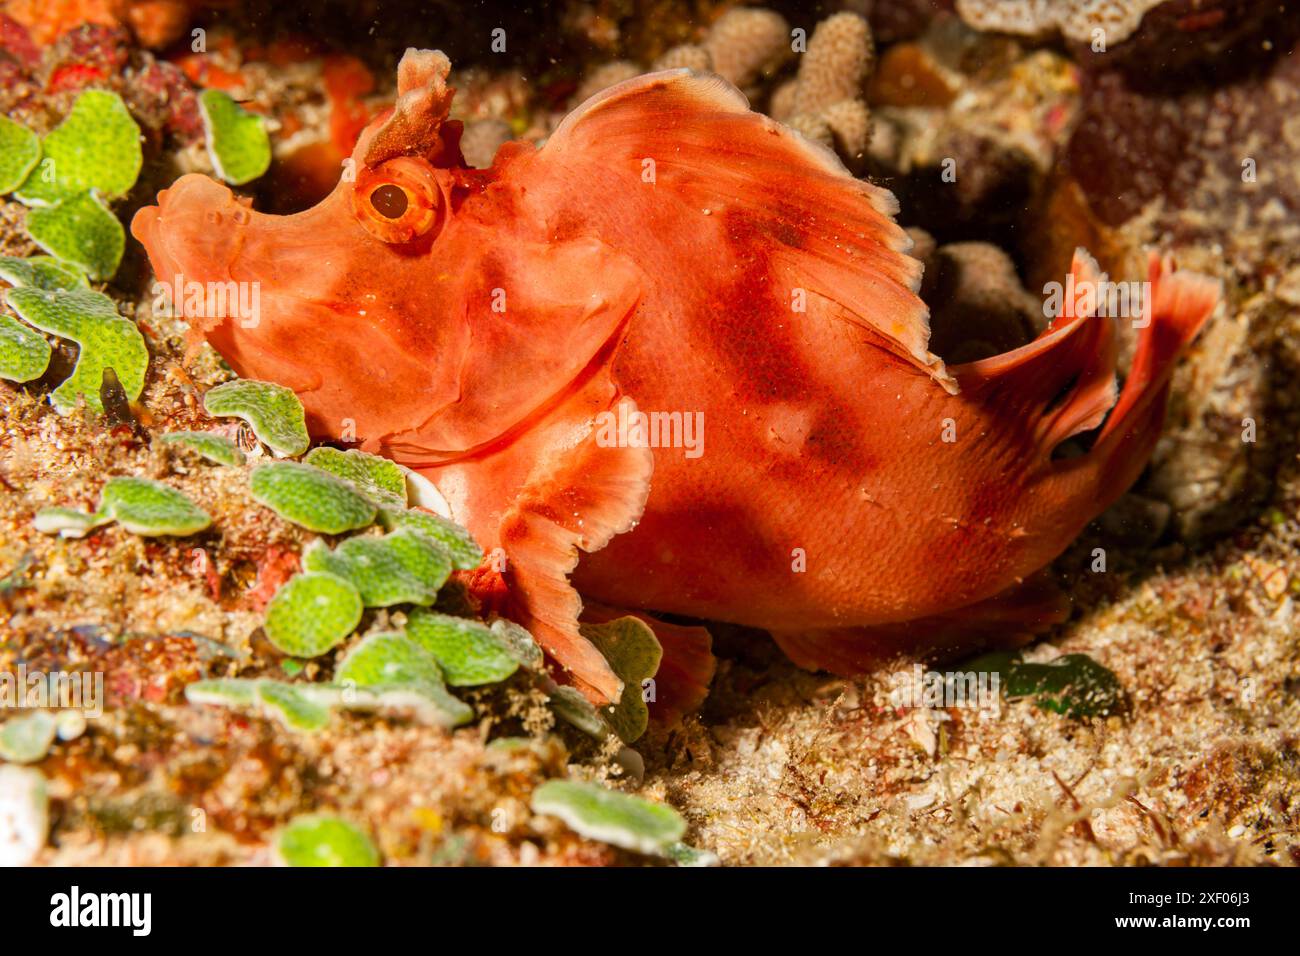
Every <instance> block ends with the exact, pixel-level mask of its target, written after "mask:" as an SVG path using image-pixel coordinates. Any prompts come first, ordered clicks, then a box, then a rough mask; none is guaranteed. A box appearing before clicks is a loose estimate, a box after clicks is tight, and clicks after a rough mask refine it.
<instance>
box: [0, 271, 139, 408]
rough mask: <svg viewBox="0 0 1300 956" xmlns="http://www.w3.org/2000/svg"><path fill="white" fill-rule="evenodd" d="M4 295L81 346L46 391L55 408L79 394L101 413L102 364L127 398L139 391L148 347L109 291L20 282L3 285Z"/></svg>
mask: <svg viewBox="0 0 1300 956" xmlns="http://www.w3.org/2000/svg"><path fill="white" fill-rule="evenodd" d="M5 299H6V301H7V302H8V303H9V305H10V307H11V308H12V309H13V310H14V311H15V312H17V313H18V315H19V317H21V318H22V319H23V320H24V321H25V322H27V323H28V324H29V325H34V326H35V327H36V328H38V329H40V330H41V331H42V332H49V333H50V334H52V335H57V336H60V337H61V338H65V339H71V340H72V341H74V342H76V343H77V345H78V346H79V347H80V350H79V353H78V355H77V365H76V367H75V368H74V369H73V370H72V374H71V375H69V376H68V378H67V379H66V380H65V381H64V382H63V384H61V385H60V386H59V387H58V388H56V389H55V390H54V392H53V393H52V394H51V395H50V401H51V403H53V405H54V407H55V408H56V409H58V410H59V412H60V413H63V414H66V413H67V412H69V411H71V410H72V409H73V408H74V407H75V406H76V403H77V396H79V395H80V396H82V397H84V398H85V400H86V405H87V406H88V407H90V408H92V409H94V410H95V411H96V412H98V413H100V414H103V412H104V406H103V403H102V401H101V400H100V397H99V389H100V386H101V385H102V384H103V381H104V370H105V369H107V368H111V369H112V370H113V371H114V372H115V373H116V374H117V380H118V382H119V383H120V384H121V386H122V390H123V391H124V392H125V393H126V397H127V398H128V399H130V400H132V401H134V400H135V399H137V398H139V397H140V393H141V392H142V391H143V390H144V376H145V371H146V370H147V369H148V367H149V349H148V348H147V347H146V346H145V343H144V336H143V335H141V334H140V330H139V329H138V328H136V326H135V323H134V322H132V321H130V320H129V319H125V318H123V317H122V316H120V315H118V312H117V306H116V305H114V304H113V300H112V299H110V298H109V297H108V296H106V295H104V294H103V293H100V292H95V291H93V290H91V289H82V288H74V289H62V290H47V289H39V288H35V287H24V288H18V289H10V290H8V291H7V292H6V293H5Z"/></svg>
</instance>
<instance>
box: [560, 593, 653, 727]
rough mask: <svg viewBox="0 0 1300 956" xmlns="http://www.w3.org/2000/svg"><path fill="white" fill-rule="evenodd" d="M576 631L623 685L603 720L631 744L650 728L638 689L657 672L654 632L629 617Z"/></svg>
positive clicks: (582, 626) (640, 692)
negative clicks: (615, 702)
mask: <svg viewBox="0 0 1300 956" xmlns="http://www.w3.org/2000/svg"><path fill="white" fill-rule="evenodd" d="M578 630H579V631H580V632H581V634H582V636H583V637H585V638H586V639H587V640H589V641H591V643H592V644H594V645H595V646H596V649H597V650H598V651H600V653H601V654H603V655H604V657H605V660H607V661H609V666H610V668H611V669H612V670H613V671H614V673H615V674H617V675H618V676H619V679H621V680H622V681H623V696H622V697H621V698H619V701H618V705H617V706H615V707H614V709H613V710H612V711H606V714H605V719H606V720H608V721H609V724H610V726H611V727H613V728H614V732H615V733H616V734H618V735H619V737H620V738H622V739H623V740H624V741H626V742H627V743H631V742H632V741H634V740H636V739H637V738H638V737H640V736H641V735H642V734H643V733H645V730H646V727H648V726H649V724H650V708H649V707H647V706H646V701H645V697H644V695H643V693H642V688H641V685H642V682H643V681H646V680H648V679H650V678H652V677H654V676H655V674H656V673H657V672H658V670H659V662H660V661H661V660H662V659H663V654H664V652H663V648H662V647H660V646H659V640H658V638H656V637H655V635H654V631H652V630H650V628H649V627H648V626H647V625H646V624H645V622H644V621H641V620H640V619H638V618H635V617H632V616H630V615H629V616H628V617H620V618H617V619H616V620H613V621H609V622H607V623H605V624H581V625H579V627H578Z"/></svg>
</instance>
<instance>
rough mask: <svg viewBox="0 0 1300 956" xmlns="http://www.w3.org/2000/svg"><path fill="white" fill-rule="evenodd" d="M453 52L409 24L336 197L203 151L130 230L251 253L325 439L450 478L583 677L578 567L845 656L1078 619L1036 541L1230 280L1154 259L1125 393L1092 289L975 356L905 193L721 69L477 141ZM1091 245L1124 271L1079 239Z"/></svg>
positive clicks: (701, 666) (1083, 493)
mask: <svg viewBox="0 0 1300 956" xmlns="http://www.w3.org/2000/svg"><path fill="white" fill-rule="evenodd" d="M448 68H449V65H448V64H447V63H446V60H445V57H442V56H441V54H431V53H427V52H421V53H417V52H415V51H411V52H408V55H407V57H406V58H405V59H404V60H403V64H402V67H401V68H400V69H399V98H398V102H397V105H396V107H395V109H394V111H392V113H391V115H388V116H385V117H381V118H380V119H379V120H377V121H376V123H375V124H373V125H372V126H371V128H369V129H368V130H367V131H366V132H365V133H364V134H363V136H362V138H361V140H360V142H359V143H358V145H357V149H356V151H355V153H354V156H353V160H352V161H353V164H354V167H355V170H354V171H355V173H356V174H355V176H351V177H347V176H345V177H344V180H343V181H341V182H340V183H339V185H338V187H337V188H336V189H335V191H334V192H333V193H332V194H331V195H330V196H329V197H327V198H326V199H325V200H323V201H322V202H321V204H320V205H318V206H316V207H314V208H313V209H310V210H307V211H305V212H303V213H300V214H297V215H294V216H287V217H273V216H264V215H261V214H258V213H255V212H252V211H251V210H249V209H248V208H247V207H246V206H244V205H243V204H242V203H240V202H239V201H238V200H236V199H235V198H234V197H233V196H232V195H231V194H230V192H229V191H228V190H226V189H225V188H224V187H221V186H219V185H217V184H216V183H214V182H212V181H211V180H208V179H206V178H205V177H193V176H187V177H184V178H182V179H181V180H180V181H179V182H178V183H177V184H176V185H175V186H173V187H172V188H171V189H169V190H166V191H164V192H163V193H162V194H160V197H159V204H158V206H156V207H147V208H145V209H143V210H141V211H140V213H139V214H138V215H137V217H136V219H135V221H134V223H133V226H132V230H133V232H134V233H135V235H136V236H137V238H139V239H141V240H142V241H143V242H144V243H145V245H146V247H147V248H148V251H149V254H150V258H151V261H152V262H153V265H154V268H155V271H156V272H157V273H158V275H159V276H160V278H163V279H164V281H166V280H167V278H168V277H170V276H172V275H181V276H184V277H185V278H186V279H195V280H198V281H200V282H204V281H232V280H233V281H236V282H256V283H259V285H260V302H261V304H262V313H263V317H262V318H261V319H260V320H259V321H257V322H256V323H249V322H240V321H236V320H235V318H233V317H232V316H230V315H228V314H222V315H210V316H200V317H193V318H191V323H192V324H193V325H195V327H196V328H198V329H200V330H201V331H202V332H203V333H204V334H205V335H206V337H207V339H208V341H209V342H211V343H212V345H213V346H215V347H216V348H217V350H218V351H219V352H221V354H222V355H223V356H224V357H225V358H226V359H227V361H228V362H229V363H230V364H231V366H232V367H233V368H234V369H235V370H236V371H237V372H238V373H239V374H240V375H242V376H245V377H250V378H258V379H266V380H272V381H276V382H280V383H282V384H285V385H288V386H289V387H291V388H293V389H294V390H295V391H296V392H297V393H298V394H299V396H300V397H301V398H302V400H303V403H304V406H305V407H306V409H307V412H308V420H309V425H310V426H311V428H312V431H313V433H314V434H315V435H316V436H317V437H320V438H324V439H335V440H338V439H349V438H352V437H353V436H356V437H357V438H358V439H359V440H362V441H363V445H362V447H364V448H366V449H367V450H370V451H375V452H377V453H381V454H384V455H387V456H389V457H392V458H394V459H395V460H397V461H399V462H401V463H403V464H406V465H408V466H410V467H413V468H416V469H419V470H420V471H422V472H423V473H424V474H426V475H427V476H428V477H429V478H431V479H432V480H433V482H434V483H435V484H436V485H437V486H438V488H439V489H440V491H441V492H442V493H443V495H444V496H445V497H446V499H447V503H448V506H449V509H450V512H451V515H452V516H453V517H454V518H455V519H456V520H458V521H460V522H461V523H463V524H465V525H466V526H467V527H468V528H469V529H470V530H471V532H473V533H474V535H475V537H476V538H477V539H478V541H479V542H480V544H481V545H482V546H483V547H484V549H485V550H486V551H488V552H490V553H493V552H495V553H497V554H500V555H502V556H504V558H505V561H504V565H503V567H504V570H503V571H501V574H500V578H501V581H500V582H499V583H500V584H501V585H502V587H503V589H504V592H505V594H506V598H505V599H504V600H505V606H504V608H503V610H504V611H505V612H507V613H509V614H511V615H512V616H514V617H516V618H518V619H520V620H522V621H523V622H524V623H525V624H526V625H528V626H529V627H530V628H531V629H532V630H533V632H534V634H535V635H536V636H537V637H538V639H539V641H540V642H541V643H542V645H543V646H544V647H545V648H546V649H547V651H548V653H549V654H550V656H551V658H552V660H553V661H554V662H555V663H556V664H557V665H558V666H559V668H560V669H561V670H562V671H564V672H565V674H566V677H567V679H568V680H570V681H571V682H572V683H574V684H575V685H577V686H578V687H579V688H580V689H582V690H583V691H584V692H585V693H586V694H587V695H588V696H589V697H590V698H591V699H592V700H593V701H597V702H605V701H607V700H612V699H616V698H617V697H618V695H619V693H620V692H621V690H622V688H621V683H620V682H619V680H618V678H617V677H616V675H614V674H613V672H612V671H611V670H610V668H609V666H608V665H607V664H606V663H605V661H604V659H603V658H602V657H601V656H600V655H599V653H597V652H596V650H595V648H594V647H592V646H591V645H590V644H589V643H588V642H587V641H586V640H585V639H584V638H583V637H582V636H581V635H580V634H579V632H578V623H577V622H578V618H579V616H580V614H581V613H582V610H583V600H582V598H580V597H579V592H581V594H582V595H583V597H585V598H586V599H587V600H588V601H589V602H594V603H595V604H598V605H602V606H604V607H606V608H621V609H636V610H641V611H655V612H661V613H665V612H666V613H671V614H677V615H686V616H690V617H696V618H703V619H711V620H721V621H729V622H734V623H738V624H744V625H751V626H754V627H760V628H765V629H767V630H769V631H771V632H772V633H773V635H774V636H775V637H776V638H777V640H778V642H779V643H781V645H782V646H783V647H784V648H785V650H786V651H787V653H789V654H790V656H791V657H792V658H794V659H795V660H796V661H797V662H799V663H801V664H803V665H805V666H809V667H824V668H827V669H830V670H834V671H837V672H841V673H853V672H858V671H861V670H864V669H867V668H869V667H872V666H874V665H875V664H877V663H879V662H880V661H882V660H883V659H885V658H887V657H889V656H892V655H894V654H897V653H899V652H910V653H925V652H929V651H942V650H948V651H951V650H954V649H956V648H961V647H967V646H972V647H973V646H978V645H986V644H989V643H996V642H999V641H1006V640H1008V639H1009V638H1010V637H1011V636H1013V635H1016V634H1022V633H1027V632H1028V631H1032V630H1034V629H1036V628H1041V627H1042V626H1043V625H1044V624H1046V623H1050V622H1053V621H1056V620H1059V619H1060V618H1061V616H1062V613H1063V609H1064V607H1065V605H1064V604H1063V603H1062V598H1061V596H1060V594H1059V593H1058V592H1056V591H1055V590H1054V589H1053V588H1051V587H1048V586H1046V585H1045V583H1044V581H1043V578H1042V576H1041V575H1040V574H1039V572H1040V571H1041V569H1043V568H1044V567H1045V566H1046V565H1047V564H1048V563H1049V562H1050V561H1051V560H1052V559H1053V558H1055V557H1056V556H1057V555H1059V554H1060V553H1061V551H1062V550H1064V548H1065V547H1067V546H1068V544H1069V543H1070V541H1071V540H1073V538H1074V537H1075V536H1076V535H1077V534H1078V532H1079V531H1080V530H1081V529H1082V528H1083V527H1084V525H1086V524H1087V523H1088V522H1089V521H1090V520H1091V519H1092V518H1094V517H1095V516H1096V515H1097V514H1098V513H1100V511H1101V510H1103V509H1104V508H1105V507H1106V506H1107V505H1108V504H1109V503H1110V502H1111V501H1113V500H1114V499H1115V498H1116V497H1118V496H1119V495H1120V494H1121V493H1122V492H1123V491H1124V490H1125V489H1126V488H1127V487H1128V486H1129V485H1130V484H1131V483H1132V482H1133V481H1134V480H1135V479H1136V477H1137V475H1138V474H1139V473H1140V471H1141V470H1142V468H1143V466H1144V465H1145V462H1146V460H1147V458H1148V456H1149V454H1150V451H1151V448H1152V445H1153V444H1154V441H1155V439H1156V437H1157V436H1158V434H1159V430H1160V425H1161V422H1162V419H1163V413H1164V405H1165V398H1166V395H1167V391H1168V380H1169V375H1170V371H1171V369H1172V366H1173V363H1174V360H1175V359H1176V357H1177V355H1178V353H1179V352H1180V351H1181V349H1182V348H1183V347H1184V346H1185V345H1186V344H1187V343H1188V342H1189V341H1190V340H1191V338H1192V337H1193V336H1194V335H1195V334H1196V332H1197V330H1198V329H1199V328H1200V326H1201V324H1202V323H1203V322H1204V321H1205V319H1206V318H1207V317H1208V315H1209V314H1210V312H1211V311H1212V310H1213V308H1214V306H1215V303H1216V301H1217V295H1218V292H1217V286H1216V285H1215V284H1214V283H1212V282H1210V281H1209V280H1207V279H1204V278H1202V277H1198V276H1194V275H1191V274H1188V273H1185V272H1173V271H1172V270H1171V268H1170V266H1169V264H1168V263H1166V262H1162V261H1161V260H1159V259H1156V258H1153V259H1152V263H1151V273H1150V276H1149V278H1150V280H1151V286H1150V288H1151V290H1152V291H1151V294H1150V295H1149V297H1148V299H1149V301H1148V302H1147V309H1146V312H1145V313H1144V316H1143V319H1144V321H1145V324H1146V327H1145V328H1144V329H1143V330H1142V332H1141V337H1140V340H1139V346H1138V349H1137V354H1136V357H1135V361H1134V366H1133V369H1132V370H1131V372H1130V375H1129V378H1128V381H1127V383H1126V385H1125V388H1124V390H1123V392H1122V393H1118V400H1117V389H1116V386H1115V352H1116V347H1115V329H1114V323H1113V320H1109V319H1104V318H1099V317H1096V316H1095V315H1093V314H1092V309H1091V307H1090V305H1089V303H1087V302H1086V301H1084V299H1082V298H1077V299H1075V300H1073V301H1070V302H1067V303H1065V309H1064V314H1063V315H1062V316H1061V317H1059V318H1058V319H1056V320H1055V321H1054V322H1053V324H1052V325H1051V326H1049V328H1048V330H1047V331H1046V332H1044V333H1043V335H1042V336H1040V337H1039V338H1038V339H1037V340H1035V341H1034V342H1032V343H1030V344H1029V345H1026V346H1024V347H1023V348H1020V349H1017V350H1015V351H1013V352H1009V353H1006V354H1004V355H1000V356H995V357H993V358H990V359H985V360H982V361H978V362H973V363H968V364H966V365H961V366H955V367H951V368H948V367H945V365H944V363H943V362H942V361H941V359H940V358H939V357H937V356H935V355H933V354H931V353H930V352H929V351H928V349H927V347H926V343H927V340H928V322H927V312H926V309H925V306H924V304H923V303H922V302H921V301H920V299H919V298H918V297H917V295H916V289H917V288H918V285H919V279H920V272H921V267H920V264H919V263H918V262H916V261H915V260H913V259H912V258H910V257H909V256H908V255H907V248H908V245H909V244H908V241H907V238H906V235H905V234H904V233H903V231H902V230H901V229H900V228H899V227H898V226H897V225H896V224H895V223H894V222H893V219H892V216H893V214H894V212H895V211H896V204H895V203H894V200H893V197H892V196H890V195H889V194H888V193H887V192H885V191H884V190H882V189H879V188H877V187H875V186H872V185H870V184H867V183H864V182H860V181H858V180H855V179H853V178H852V177H851V176H850V175H849V174H848V173H847V172H846V171H845V170H844V169H843V168H842V167H841V166H840V165H839V163H838V161H836V160H835V159H834V157H833V156H831V155H830V154H829V153H827V152H826V151H824V150H822V149H820V148H819V147H817V146H815V145H813V144H810V143H808V142H807V141H805V140H803V139H802V138H801V137H799V136H798V135H797V134H795V133H793V132H791V131H790V130H788V129H786V128H784V127H782V126H780V125H779V124H777V123H775V122H774V121H772V120H770V119H768V118H766V117H764V116H761V115H759V114H756V113H753V112H751V111H750V110H749V109H748V106H747V104H746V102H745V100H744V98H743V96H741V95H740V94H739V93H738V92H737V91H735V90H734V89H733V88H731V87H730V86H729V85H728V84H726V83H725V82H724V81H722V80H720V79H718V78H716V77H711V76H699V75H695V74H692V73H690V72H688V71H672V72H669V73H661V74H653V75H650V76H645V77H640V78H637V79H635V80H632V81H629V82H627V83H624V84H620V85H619V86H618V87H615V88H613V89H611V90H608V91H606V92H604V93H601V94H598V95H597V96H596V97H594V98H593V99H592V100H590V101H588V102H587V103H586V104H584V105H583V106H582V107H580V108H579V109H578V110H576V111H575V112H574V113H573V114H571V115H570V116H569V117H568V118H567V119H566V120H565V121H564V122H563V123H562V124H561V125H560V127H559V128H558V129H557V130H556V131H555V133H554V134H553V135H552V136H551V137H550V138H549V140H548V141H547V142H546V144H545V145H544V146H543V147H541V148H540V149H538V148H534V147H532V146H530V145H527V144H518V143H517V144H507V146H505V147H503V148H502V150H501V151H500V152H499V153H498V155H497V157H496V160H495V162H494V163H493V165H492V167H490V168H489V169H485V170H473V169H468V168H466V167H465V166H464V164H463V162H462V161H461V160H460V158H459V150H458V149H457V145H456V139H457V135H458V128H457V124H455V123H453V122H450V121H448V120H447V119H446V115H447V108H448V106H449V102H450V95H451V91H449V90H448V89H447V88H446V85H445V79H446V73H447V69H448ZM1073 273H1074V279H1075V285H1076V287H1080V288H1083V287H1086V286H1087V284H1088V283H1089V282H1094V283H1095V282H1096V281H1097V280H1099V279H1100V278H1101V277H1100V276H1099V275H1097V272H1096V267H1095V264H1094V263H1093V262H1092V261H1091V259H1090V258H1088V257H1087V256H1086V254H1084V253H1082V252H1081V253H1080V254H1078V255H1077V256H1076V259H1075V263H1074V266H1073ZM651 426H653V427H651ZM1099 427H1100V432H1099V433H1098V435H1097V437H1096V440H1095V441H1094V443H1093V445H1092V447H1091V449H1090V450H1089V451H1088V452H1087V453H1086V454H1083V455H1080V456H1076V457H1073V458H1062V459H1057V458H1055V457H1054V455H1053V453H1054V452H1055V451H1056V450H1057V449H1058V448H1059V447H1060V446H1061V444H1062V442H1064V441H1066V440H1067V439H1069V438H1071V437H1073V436H1075V435H1078V434H1080V433H1082V432H1087V431H1091V430H1094V429H1097V428H1099ZM580 555H581V560H579V556H580ZM498 569H500V568H498ZM491 573H492V572H490V571H489V570H488V569H487V568H486V567H485V569H484V574H485V575H486V576H488V577H490V576H491ZM575 585H576V588H575ZM693 630H694V629H690V628H682V627H675V628H674V627H669V626H664V627H663V628H662V630H659V633H660V637H661V641H664V643H665V667H668V668H671V667H673V666H677V669H676V670H675V671H673V673H674V675H675V679H676V680H677V681H678V682H679V683H680V684H681V685H682V687H681V688H679V691H680V693H678V694H677V695H676V696H675V698H674V699H675V700H677V701H679V702H680V703H683V705H685V704H689V703H692V702H696V701H698V699H699V697H700V695H701V694H702V692H703V686H704V685H705V684H707V680H708V676H709V674H710V673H711V657H710V656H709V655H708V653H707V646H705V647H703V648H701V647H700V646H699V642H700V641H701V640H704V638H703V637H702V636H700V635H699V634H695V633H693ZM674 659H675V660H676V662H677V665H674ZM682 661H688V662H689V664H682V663H681V662H682ZM670 696H672V695H670Z"/></svg>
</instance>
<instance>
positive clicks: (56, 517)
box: [32, 508, 109, 538]
mask: <svg viewBox="0 0 1300 956" xmlns="http://www.w3.org/2000/svg"><path fill="white" fill-rule="evenodd" d="M108 523H109V519H108V518H105V517H104V516H102V515H97V514H94V515H92V514H87V513H86V512H84V511H78V510H77V509H76V508H42V509H41V510H40V511H38V512H36V517H35V518H34V519H33V520H32V524H33V525H34V526H35V527H36V530H37V531H39V532H41V534H58V535H62V536H63V537H65V538H84V537H85V536H86V535H87V534H89V533H90V532H91V531H93V530H95V529H96V528H98V527H99V526H100V525H105V524H108Z"/></svg>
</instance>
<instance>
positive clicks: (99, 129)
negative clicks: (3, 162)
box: [16, 90, 143, 205]
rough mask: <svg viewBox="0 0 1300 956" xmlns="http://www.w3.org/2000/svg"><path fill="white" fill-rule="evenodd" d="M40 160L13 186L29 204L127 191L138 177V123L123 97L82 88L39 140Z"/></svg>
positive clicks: (51, 202)
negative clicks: (90, 193)
mask: <svg viewBox="0 0 1300 956" xmlns="http://www.w3.org/2000/svg"><path fill="white" fill-rule="evenodd" d="M41 151H42V152H43V153H44V159H43V160H42V161H41V163H40V164H39V165H38V166H36V168H35V169H33V170H32V172H31V174H30V175H29V176H28V177H27V180H26V182H24V183H23V184H22V185H21V186H20V187H19V188H18V190H17V193H16V195H17V196H18V198H19V199H20V200H21V201H23V202H25V203H27V204H29V205H52V204H55V203H59V202H62V201H64V200H67V199H70V198H72V197H74V196H77V195H84V194H85V193H87V192H88V191H89V190H92V189H93V190H95V191H97V192H99V193H100V194H101V195H103V196H106V197H108V198H110V199H113V198H116V197H118V196H124V195H126V194H127V193H128V192H129V191H130V190H131V187H132V186H134V185H135V181H136V177H138V176H139V175H140V166H141V162H142V160H143V154H142V152H141V149H140V127H138V126H137V125H136V123H135V120H133V119H132V118H131V113H130V111H129V110H128V109H127V108H126V104H125V103H123V102H122V98H121V97H120V96H118V95H117V94H116V93H113V92H111V91H109V90H86V91H85V92H84V93H82V94H81V95H80V96H78V97H77V101H76V102H75V103H74V104H73V105H72V111H71V112H70V113H68V115H67V117H66V118H65V119H64V121H63V122H62V123H60V124H59V125H58V126H57V127H56V128H55V129H53V130H51V131H50V133H49V134H48V135H47V136H46V137H45V139H44V140H43V141H42V143H41Z"/></svg>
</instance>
